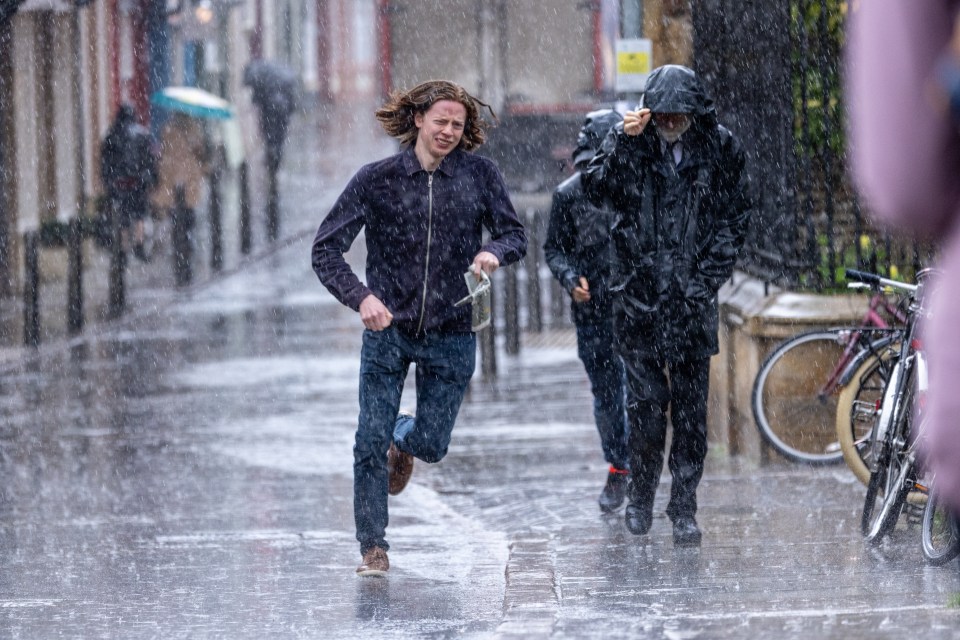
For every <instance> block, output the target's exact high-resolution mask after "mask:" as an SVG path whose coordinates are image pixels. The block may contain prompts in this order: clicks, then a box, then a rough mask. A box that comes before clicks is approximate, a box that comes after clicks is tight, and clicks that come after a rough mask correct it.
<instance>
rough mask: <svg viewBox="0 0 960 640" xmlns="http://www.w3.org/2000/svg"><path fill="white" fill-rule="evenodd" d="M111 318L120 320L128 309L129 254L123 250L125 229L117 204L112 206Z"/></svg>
mask: <svg viewBox="0 0 960 640" xmlns="http://www.w3.org/2000/svg"><path fill="white" fill-rule="evenodd" d="M110 214H111V215H110V275H109V281H110V285H109V296H110V310H109V317H110V318H119V317H120V316H122V315H123V312H124V310H125V309H126V307H127V291H126V282H125V280H126V271H127V252H126V251H124V250H123V228H122V227H121V226H120V211H119V209H118V208H117V204H116V202H114V203H111V205H110Z"/></svg>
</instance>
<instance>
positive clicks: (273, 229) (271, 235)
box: [267, 167, 280, 242]
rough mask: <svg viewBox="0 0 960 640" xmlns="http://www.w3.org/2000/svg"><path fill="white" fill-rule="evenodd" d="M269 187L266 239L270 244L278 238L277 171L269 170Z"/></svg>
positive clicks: (272, 168) (271, 168)
mask: <svg viewBox="0 0 960 640" xmlns="http://www.w3.org/2000/svg"><path fill="white" fill-rule="evenodd" d="M268 171H269V174H270V179H269V182H270V186H269V189H268V193H267V238H268V239H269V240H270V242H273V241H275V240H276V239H277V238H278V237H279V236H280V203H279V197H280V196H279V194H278V193H277V169H276V168H274V167H270V168H269V170H268Z"/></svg>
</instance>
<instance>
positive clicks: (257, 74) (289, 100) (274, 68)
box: [243, 60, 298, 113]
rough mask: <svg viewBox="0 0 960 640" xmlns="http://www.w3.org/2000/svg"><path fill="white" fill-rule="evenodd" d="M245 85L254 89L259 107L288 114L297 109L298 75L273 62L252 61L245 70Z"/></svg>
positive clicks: (288, 68) (254, 99)
mask: <svg viewBox="0 0 960 640" xmlns="http://www.w3.org/2000/svg"><path fill="white" fill-rule="evenodd" d="M243 84H245V85H246V86H248V87H250V88H251V89H253V101H254V102H255V103H257V105H259V106H261V107H263V106H272V107H274V108H278V109H280V110H282V111H286V112H287V113H289V112H291V111H293V110H294V109H295V108H296V102H297V95H296V94H297V84H298V81H297V73H296V72H295V71H294V70H293V69H291V68H290V67H288V66H286V65H284V64H281V63H279V62H275V61H272V60H252V61H251V62H250V63H249V64H247V66H246V68H245V69H244V70H243Z"/></svg>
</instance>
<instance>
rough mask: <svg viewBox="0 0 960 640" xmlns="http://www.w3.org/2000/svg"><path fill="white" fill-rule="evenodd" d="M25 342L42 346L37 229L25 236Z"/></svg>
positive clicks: (38, 239)
mask: <svg viewBox="0 0 960 640" xmlns="http://www.w3.org/2000/svg"><path fill="white" fill-rule="evenodd" d="M23 249H24V256H23V258H24V268H25V269H26V272H27V273H26V277H25V278H24V283H23V344H25V345H27V346H28V347H37V346H40V237H39V234H38V233H36V232H35V231H33V232H29V233H27V234H25V235H24V237H23Z"/></svg>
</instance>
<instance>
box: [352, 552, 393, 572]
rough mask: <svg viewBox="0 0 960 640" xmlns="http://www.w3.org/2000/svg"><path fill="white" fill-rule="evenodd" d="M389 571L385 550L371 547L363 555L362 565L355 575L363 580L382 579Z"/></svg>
mask: <svg viewBox="0 0 960 640" xmlns="http://www.w3.org/2000/svg"><path fill="white" fill-rule="evenodd" d="M389 570H390V560H389V559H388V558H387V551H386V549H381V548H380V547H373V548H372V549H370V550H369V551H367V552H366V553H365V554H363V564H361V565H360V566H359V567H357V575H358V576H361V577H363V578H382V577H383V576H385V575H387V571H389Z"/></svg>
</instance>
